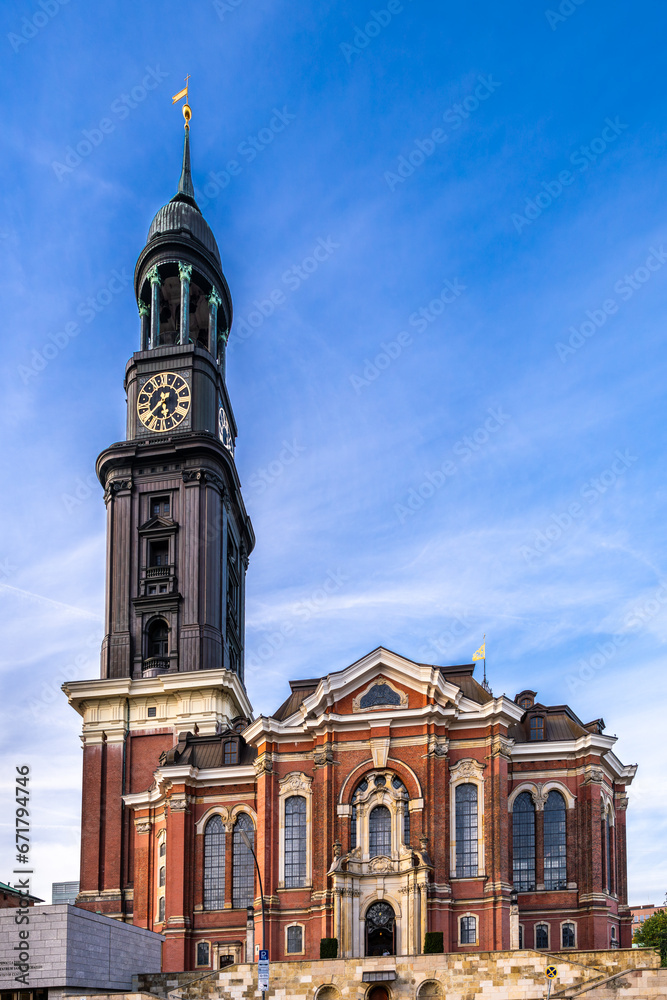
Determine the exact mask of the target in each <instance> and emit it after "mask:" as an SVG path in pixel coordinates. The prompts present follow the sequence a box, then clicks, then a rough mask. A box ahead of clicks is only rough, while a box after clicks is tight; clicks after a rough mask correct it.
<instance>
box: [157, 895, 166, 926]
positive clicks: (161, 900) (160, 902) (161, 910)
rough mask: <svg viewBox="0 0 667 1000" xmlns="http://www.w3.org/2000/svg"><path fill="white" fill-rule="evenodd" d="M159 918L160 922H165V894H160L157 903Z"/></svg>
mask: <svg viewBox="0 0 667 1000" xmlns="http://www.w3.org/2000/svg"><path fill="white" fill-rule="evenodd" d="M157 919H158V922H159V923H163V922H164V896H160V898H159V899H158V904H157Z"/></svg>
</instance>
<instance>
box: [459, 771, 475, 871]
mask: <svg viewBox="0 0 667 1000" xmlns="http://www.w3.org/2000/svg"><path fill="white" fill-rule="evenodd" d="M455 801H456V877H457V878H472V877H474V876H475V875H477V865H478V858H477V785H457V786H456V797H455Z"/></svg>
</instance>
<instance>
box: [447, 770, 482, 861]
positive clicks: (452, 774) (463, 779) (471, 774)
mask: <svg viewBox="0 0 667 1000" xmlns="http://www.w3.org/2000/svg"><path fill="white" fill-rule="evenodd" d="M485 767H486V764H482V763H480V762H479V761H478V760H475V759H474V758H473V757H464V758H463V760H459V761H457V762H456V764H453V765H452V766H451V767H450V769H449V815H450V838H449V839H450V843H451V849H450V876H451V878H457V875H456V789H457V787H458V786H459V785H477V875H476V876H471V877H472V878H480V877H481V876H483V875H485V874H486V869H485V860H484V768H485Z"/></svg>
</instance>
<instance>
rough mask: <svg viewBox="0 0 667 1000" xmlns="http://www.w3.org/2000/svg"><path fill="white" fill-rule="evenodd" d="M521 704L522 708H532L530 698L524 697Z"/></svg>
mask: <svg viewBox="0 0 667 1000" xmlns="http://www.w3.org/2000/svg"><path fill="white" fill-rule="evenodd" d="M519 705H520V706H521V708H530V698H522V699H521V701H520V702H519Z"/></svg>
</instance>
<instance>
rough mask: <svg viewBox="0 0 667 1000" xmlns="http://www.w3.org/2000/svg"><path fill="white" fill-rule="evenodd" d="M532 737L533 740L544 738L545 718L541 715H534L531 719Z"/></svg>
mask: <svg viewBox="0 0 667 1000" xmlns="http://www.w3.org/2000/svg"><path fill="white" fill-rule="evenodd" d="M530 738H531V740H543V739H544V719H543V718H542V716H541V715H534V716H533V717H532V719H531V720H530Z"/></svg>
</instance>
